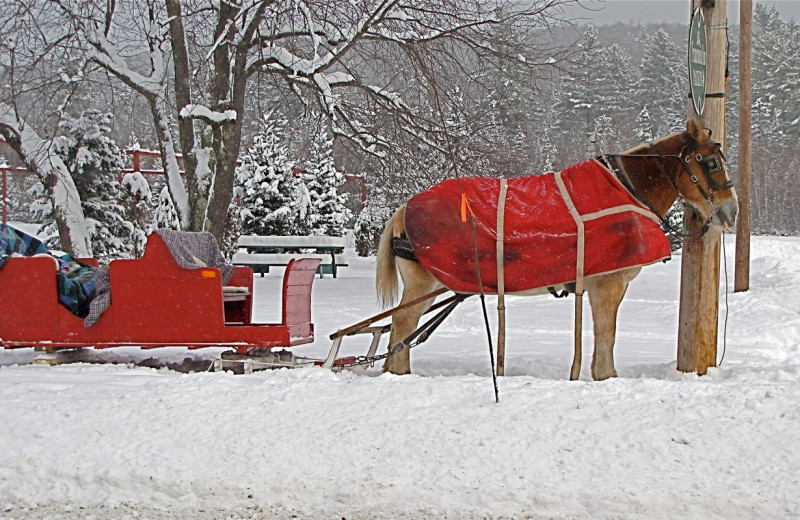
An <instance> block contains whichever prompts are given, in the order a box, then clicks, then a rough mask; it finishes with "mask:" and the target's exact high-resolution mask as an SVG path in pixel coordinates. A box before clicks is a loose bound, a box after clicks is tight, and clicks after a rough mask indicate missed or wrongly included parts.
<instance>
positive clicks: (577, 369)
mask: <svg viewBox="0 0 800 520" xmlns="http://www.w3.org/2000/svg"><path fill="white" fill-rule="evenodd" d="M555 177H556V184H558V191H560V192H561V197H562V198H563V199H564V203H565V204H566V205H567V208H568V209H569V213H570V215H572V218H573V219H574V220H575V225H577V226H578V253H577V258H576V261H575V352H574V353H573V357H572V368H571V369H570V373H569V378H570V379H571V380H573V381H575V380H577V379H578V378H579V377H580V375H581V361H582V357H583V271H584V247H585V235H584V229H583V227H584V226H583V218H581V214H580V213H579V212H578V209H577V208H576V207H575V203H574V202H573V201H572V197H570V195H569V191H567V186H566V185H565V184H564V179H563V178H562V172H559V173H557V174H556V176H555Z"/></svg>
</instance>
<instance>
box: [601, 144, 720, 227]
mask: <svg viewBox="0 0 800 520" xmlns="http://www.w3.org/2000/svg"><path fill="white" fill-rule="evenodd" d="M683 136H684V137H685V139H686V144H685V145H684V146H683V148H681V152H680V153H679V154H662V153H661V152H659V151H658V149H657V148H656V146H655V144H653V143H649V147H650V151H651V153H649V154H632V153H619V154H602V155H601V157H602V158H603V160H604V162H605V163H606V166H608V167H609V168H610V169H611V170H612V171H613V172H614V173H615V174H616V176H617V178H618V179H619V180H620V182H622V184H623V185H624V186H625V187H626V188H627V189H628V190H629V191H630V192H631V194H633V196H634V197H636V199H637V200H639V201H640V202H641V203H642V204H644V205H645V206H647V208H648V209H649V210H650V211H652V212H653V213H654V214H655V215H656V216H657V217H658V219H659V220H660V221H661V225H662V226H663V227H664V228H665V229H667V230H668V231H669V232H670V233H672V234H674V235H676V236H679V237H681V238H685V239H690V240H697V239H699V238H700V237H702V236H703V235H705V234H706V233H707V232H708V230H709V229H710V228H711V221H712V220H713V217H714V215H713V212H712V211H711V208H712V207H713V204H714V194H715V193H716V192H717V191H720V190H724V189H728V188H731V187H733V181H730V180H729V181H728V182H726V183H725V184H719V183H718V182H717V181H716V180H714V178H713V177H712V174H714V173H716V172H718V171H720V170H721V169H722V161H723V160H724V159H725V156H724V155H723V154H722V151H721V150H720V145H719V144H718V143H715V144H716V149H715V150H714V152H713V153H712V154H711V155H707V156H703V155H702V154H701V153H700V152H699V150H698V147H697V146H695V144H694V141H693V140H692V138H691V137H690V136H689V133H688V132H687V131H684V132H683ZM711 143H713V141H712V140H711V136H710V133H709V138H708V141H706V142H705V143H703V144H702V145H701V146H706V145H709V144H711ZM688 147H691V149H692V150H691V152H692V153H688V154H685V156H684V152H685V150H686V148H688ZM718 154H719V155H722V160H720V158H719V157H718ZM622 157H625V158H642V159H653V158H654V159H656V160H657V161H658V165H659V168H660V169H661V171H662V172H663V173H664V174H665V175H666V176H667V179H668V180H669V182H670V184H672V187H673V188H675V192H676V193H677V194H678V195H680V190H679V189H678V183H677V180H676V178H675V176H674V175H673V174H672V171H671V170H670V169H669V168H668V167H667V165H666V163H665V159H667V158H673V159H677V160H678V161H680V164H681V170H682V172H685V173H686V174H687V175H688V176H689V179H690V180H691V181H692V182H693V183H694V185H695V186H696V187H697V189H698V191H699V192H700V194H701V195H702V196H703V198H704V199H705V201H706V202H707V203H708V204H709V215H708V219H707V220H706V222H705V223H704V224H703V226H702V227H701V228H700V231H699V232H698V233H696V234H695V233H684V232H683V231H682V230H679V229H676V228H675V227H674V226H673V225H672V224H670V223H669V222H668V221H667V219H666V215H664V216H662V215H661V214H660V213H659V212H658V211H657V210H656V209H655V207H654V206H653V205H652V204H651V203H650V201H649V200H647V198H646V197H645V196H644V195H642V194H641V193H640V192H639V190H637V189H636V187H635V186H634V185H633V182H632V181H631V178H630V176H629V175H628V172H627V171H626V170H625V167H624V166H623V164H622V161H620V160H619V159H620V158H622ZM692 159H694V160H696V161H697V162H698V163H699V164H700V166H701V167H702V169H703V173H704V174H705V179H706V182H707V183H708V188H709V190H710V192H711V193H709V192H708V191H706V189H705V188H704V187H703V185H702V184H700V180H699V179H698V178H697V176H696V175H695V174H694V173H692V171H691V170H690V169H689V164H691V161H692ZM679 175H680V174H679Z"/></svg>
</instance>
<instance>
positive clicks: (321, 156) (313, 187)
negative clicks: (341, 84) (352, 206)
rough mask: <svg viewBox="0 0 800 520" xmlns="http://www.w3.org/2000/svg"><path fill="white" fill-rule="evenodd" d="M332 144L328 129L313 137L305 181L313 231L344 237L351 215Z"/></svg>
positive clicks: (342, 176) (315, 233)
mask: <svg viewBox="0 0 800 520" xmlns="http://www.w3.org/2000/svg"><path fill="white" fill-rule="evenodd" d="M332 146H333V141H332V140H330V139H328V135H327V131H325V130H322V131H321V132H318V133H317V135H315V136H314V142H313V143H312V145H311V158H310V160H309V161H308V163H307V167H306V174H305V175H303V181H304V182H305V185H306V188H307V189H308V193H309V196H310V203H311V212H310V215H309V217H310V218H309V224H310V227H311V234H313V235H328V236H334V237H341V236H344V235H345V233H346V232H347V223H348V222H349V221H350V218H351V217H352V215H351V213H350V210H349V209H347V206H346V205H345V204H346V203H347V195H346V194H340V193H339V188H340V187H341V186H342V185H343V184H344V181H345V177H344V173H342V172H341V171H339V170H338V169H337V168H336V165H335V164H334V161H333V148H332Z"/></svg>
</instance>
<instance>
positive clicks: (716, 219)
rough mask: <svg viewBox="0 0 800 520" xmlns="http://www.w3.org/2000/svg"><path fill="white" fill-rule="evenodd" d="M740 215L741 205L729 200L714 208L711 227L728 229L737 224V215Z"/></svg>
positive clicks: (734, 200)
mask: <svg viewBox="0 0 800 520" xmlns="http://www.w3.org/2000/svg"><path fill="white" fill-rule="evenodd" d="M738 213H739V203H738V202H737V200H736V199H735V198H734V199H728V200H726V201H725V202H723V203H722V204H719V205H718V206H716V207H715V208H714V211H713V213H712V219H711V225H713V226H717V227H720V228H722V229H728V228H730V227H733V225H734V224H735V223H736V215H737V214H738Z"/></svg>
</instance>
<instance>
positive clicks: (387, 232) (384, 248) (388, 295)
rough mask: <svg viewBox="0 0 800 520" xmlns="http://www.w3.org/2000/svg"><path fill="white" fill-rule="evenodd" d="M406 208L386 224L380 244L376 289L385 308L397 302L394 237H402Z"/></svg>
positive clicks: (397, 212)
mask: <svg viewBox="0 0 800 520" xmlns="http://www.w3.org/2000/svg"><path fill="white" fill-rule="evenodd" d="M404 210H405V207H401V208H400V209H398V210H397V211H395V213H394V215H392V218H390V219H389V221H388V222H387V223H386V227H385V228H384V229H383V234H382V235H381V241H380V243H379V244H378V262H377V265H376V268H375V289H376V291H377V293H378V301H379V302H380V303H381V305H383V306H384V307H390V306H392V304H394V302H395V300H397V293H398V288H399V287H398V285H399V284H398V279H397V267H396V264H397V262H396V261H395V257H394V253H392V237H394V236H400V235H401V234H402V232H403V215H404Z"/></svg>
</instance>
